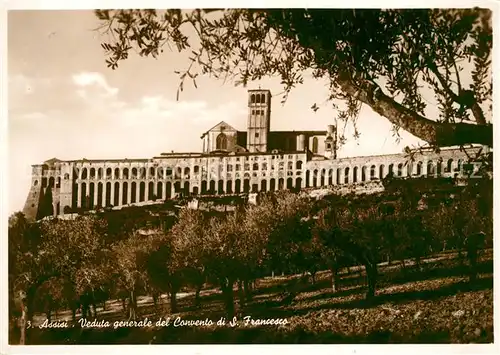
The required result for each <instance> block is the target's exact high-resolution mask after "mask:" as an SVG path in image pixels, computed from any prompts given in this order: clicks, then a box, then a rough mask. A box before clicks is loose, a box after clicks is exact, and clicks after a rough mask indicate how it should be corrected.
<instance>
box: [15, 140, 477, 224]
mask: <svg viewBox="0 0 500 355" xmlns="http://www.w3.org/2000/svg"><path fill="white" fill-rule="evenodd" d="M471 150H474V151H476V150H477V148H472V149H469V154H470V151H471ZM307 156H308V155H307V153H306V152H293V153H288V154H286V153H285V154H272V153H267V154H251V153H245V154H238V155H225V156H214V155H204V156H203V155H199V156H197V157H190V156H186V157H182V156H178V155H177V156H173V157H169V156H168V155H166V156H162V157H157V158H153V159H144V160H120V161H89V160H80V161H70V162H58V163H57V164H54V165H53V166H52V167H51V168H50V169H49V168H46V167H45V168H44V166H43V165H35V166H34V167H33V177H32V185H31V189H30V192H29V194H28V197H27V200H26V204H25V208H24V210H23V212H24V213H25V214H26V216H27V218H29V219H36V218H38V217H40V206H42V205H43V204H42V201H43V195H44V194H45V195H46V191H47V189H51V191H52V199H53V201H52V205H53V214H54V215H60V214H65V213H70V212H72V211H81V210H82V209H83V210H88V209H95V208H96V207H104V206H108V207H110V206H113V207H116V208H120V207H122V206H127V205H141V204H145V203H151V202H153V201H163V200H166V199H171V198H175V197H176V195H177V194H180V193H183V194H186V195H199V194H214V195H223V194H234V193H243V192H261V191H271V190H278V189H291V188H298V189H301V188H306V187H318V188H319V187H330V188H332V187H336V186H354V185H359V184H361V185H363V186H364V185H366V184H367V183H369V182H374V181H377V180H380V179H381V178H384V177H385V176H387V174H389V171H390V170H392V172H393V174H394V175H395V176H396V177H398V176H400V177H405V176H408V174H410V176H412V177H418V176H424V175H433V176H438V175H439V176H444V177H448V176H451V177H453V176H455V174H460V166H461V164H463V162H465V161H466V160H467V156H466V154H465V153H464V152H461V151H459V150H458V149H454V150H442V151H441V153H440V154H436V153H434V152H426V153H423V154H416V155H415V161H414V162H413V163H411V164H408V159H407V157H405V156H404V155H403V154H393V155H380V156H367V157H353V158H342V159H336V160H332V159H323V160H309V161H308V160H307ZM448 165H449V167H450V168H451V169H448ZM419 166H420V168H419ZM363 172H364V173H363ZM52 181H53V184H52ZM372 185H373V186H375V187H376V188H378V187H377V186H378V185H376V184H372ZM50 186H53V187H50ZM367 186H368V185H367ZM370 186H371V185H370ZM336 189H337V190H339V188H338V187H336ZM339 191H340V190H339ZM342 191H343V190H342Z"/></svg>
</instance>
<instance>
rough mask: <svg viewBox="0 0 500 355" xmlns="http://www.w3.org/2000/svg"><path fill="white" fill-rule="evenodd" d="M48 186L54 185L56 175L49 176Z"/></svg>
mask: <svg viewBox="0 0 500 355" xmlns="http://www.w3.org/2000/svg"><path fill="white" fill-rule="evenodd" d="M48 187H50V188H53V187H54V177H53V176H51V177H49V186H48Z"/></svg>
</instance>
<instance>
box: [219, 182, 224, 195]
mask: <svg viewBox="0 0 500 355" xmlns="http://www.w3.org/2000/svg"><path fill="white" fill-rule="evenodd" d="M217 194H219V195H223V194H224V180H222V179H221V180H219V181H218V183H217Z"/></svg>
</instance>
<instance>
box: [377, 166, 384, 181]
mask: <svg viewBox="0 0 500 355" xmlns="http://www.w3.org/2000/svg"><path fill="white" fill-rule="evenodd" d="M378 169H379V172H378V178H379V179H383V178H384V176H385V175H384V173H385V171H384V170H385V166H384V164H382V165H380V166H379V168H378Z"/></svg>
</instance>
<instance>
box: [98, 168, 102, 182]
mask: <svg viewBox="0 0 500 355" xmlns="http://www.w3.org/2000/svg"><path fill="white" fill-rule="evenodd" d="M97 178H98V179H99V180H101V179H102V168H99V169H97Z"/></svg>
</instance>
